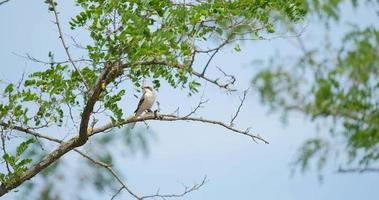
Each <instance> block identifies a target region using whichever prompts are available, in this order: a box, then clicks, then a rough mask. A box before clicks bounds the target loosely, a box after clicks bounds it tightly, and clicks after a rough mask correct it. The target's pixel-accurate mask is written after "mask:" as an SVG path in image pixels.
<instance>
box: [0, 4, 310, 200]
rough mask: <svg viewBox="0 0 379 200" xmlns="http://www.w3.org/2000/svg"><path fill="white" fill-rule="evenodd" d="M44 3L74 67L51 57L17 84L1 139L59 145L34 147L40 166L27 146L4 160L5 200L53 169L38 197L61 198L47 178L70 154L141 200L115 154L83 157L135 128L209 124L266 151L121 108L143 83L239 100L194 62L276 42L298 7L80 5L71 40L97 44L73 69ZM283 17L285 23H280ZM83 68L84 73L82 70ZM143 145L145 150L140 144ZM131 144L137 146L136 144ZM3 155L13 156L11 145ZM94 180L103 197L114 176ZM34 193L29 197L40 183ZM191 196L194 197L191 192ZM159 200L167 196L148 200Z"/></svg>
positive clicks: (7, 101)
mask: <svg viewBox="0 0 379 200" xmlns="http://www.w3.org/2000/svg"><path fill="white" fill-rule="evenodd" d="M45 3H46V4H47V6H48V10H49V11H50V12H51V13H52V15H53V16H54V21H55V24H56V25H57V28H58V33H59V39H60V40H61V43H62V46H63V48H64V50H65V53H66V56H67V60H66V61H63V62H57V61H55V59H54V53H53V52H49V53H48V57H49V61H39V60H37V59H32V60H33V61H36V62H37V63H39V65H43V69H42V70H40V71H37V72H35V73H32V74H29V75H28V76H27V77H26V78H24V77H22V79H21V81H20V82H19V83H10V84H8V85H7V86H6V87H5V88H3V91H4V93H3V95H2V98H1V103H0V121H1V127H2V135H3V137H4V138H7V139H8V138H10V137H8V136H10V133H11V132H13V131H16V132H18V133H20V134H28V135H31V136H33V137H36V138H38V140H37V141H39V140H41V139H44V140H46V141H50V142H54V143H56V144H58V147H57V148H56V149H54V150H52V151H51V152H49V153H46V152H45V151H42V152H41V151H38V150H36V149H39V147H38V146H34V148H33V151H31V152H30V156H29V157H30V158H32V157H33V162H32V160H31V159H30V158H26V159H24V160H19V156H20V155H21V153H22V152H24V151H25V150H26V147H27V146H28V144H29V143H30V142H29V140H28V142H22V143H21V144H20V146H19V147H18V148H17V154H16V156H11V155H10V154H7V153H5V154H4V156H3V159H4V164H6V165H8V164H9V165H10V166H11V167H12V168H13V169H14V171H13V172H9V173H8V174H7V173H4V174H2V175H1V187H0V195H4V194H6V193H7V192H9V191H10V190H12V189H14V188H16V187H18V186H19V185H21V184H23V183H24V181H26V180H28V179H31V178H33V177H34V176H35V175H37V174H41V173H42V172H41V171H42V170H44V169H46V168H47V169H46V171H43V172H44V173H45V174H44V173H42V176H44V177H45V178H46V179H45V181H46V182H47V184H46V188H45V189H44V190H43V191H42V192H41V195H42V196H43V198H46V199H48V198H50V197H54V198H58V197H57V196H54V194H51V191H52V188H53V187H54V185H53V184H52V183H51V180H50V178H49V177H52V175H51V174H54V173H57V172H56V170H57V169H59V166H58V165H57V164H56V165H52V164H53V163H56V162H57V161H58V160H60V159H61V156H63V155H64V154H66V153H67V152H70V151H76V152H77V153H79V154H80V155H82V156H83V157H85V158H86V159H88V160H89V161H90V162H92V163H94V164H96V165H98V166H102V167H103V168H105V169H107V170H108V172H110V173H111V174H112V175H113V176H114V177H115V178H116V179H117V181H118V182H119V183H120V184H121V185H122V188H121V189H120V191H121V190H122V189H126V190H127V191H128V192H129V193H130V195H131V196H133V197H135V198H138V199H143V198H142V197H141V198H140V197H137V195H135V194H134V193H132V192H131V191H130V190H129V189H128V188H127V187H126V186H125V185H124V183H123V182H122V181H121V180H120V178H119V177H118V176H117V175H116V173H115V171H114V170H113V168H111V166H110V165H109V164H111V163H112V154H111V152H110V151H106V153H104V155H98V159H99V160H98V161H97V160H95V159H93V158H92V157H90V156H88V155H86V154H84V153H83V152H81V151H80V150H78V149H77V147H80V146H83V145H84V144H86V142H87V140H88V139H89V137H92V136H93V135H95V134H97V133H101V132H104V131H107V130H109V129H112V128H115V127H120V126H123V125H125V124H127V123H131V122H135V121H142V120H163V121H175V120H186V121H191V120H192V121H203V122H206V123H208V124H216V125H219V126H223V127H225V128H227V129H229V130H231V131H235V132H237V133H240V134H243V135H246V136H249V137H251V138H252V139H259V140H261V141H264V142H266V141H265V140H264V139H263V138H261V137H260V136H255V135H251V134H249V133H248V131H242V130H238V129H236V128H234V127H233V126H232V125H227V124H225V123H222V122H217V121H211V120H205V119H203V118H191V117H190V115H191V114H192V113H190V114H189V115H187V116H183V117H179V116H174V115H161V116H160V117H157V116H155V115H154V116H147V117H145V118H143V119H125V118H124V111H125V110H124V109H123V108H121V107H120V106H119V105H118V103H119V102H120V100H121V99H122V98H123V97H124V96H125V94H126V93H127V92H129V93H133V92H134V90H136V91H139V88H140V86H141V85H142V84H143V81H144V80H145V79H146V78H149V79H151V82H152V83H153V84H154V88H155V89H156V90H159V88H160V87H161V86H162V85H166V86H169V87H173V88H178V89H180V88H186V90H187V92H188V93H189V94H193V93H196V92H198V90H199V87H201V84H200V81H201V80H204V81H208V82H210V83H212V84H213V85H215V86H216V87H220V88H223V89H226V90H228V91H229V90H232V88H231V86H232V84H233V83H234V81H235V78H234V77H233V81H232V82H228V83H222V82H221V81H220V80H219V79H213V78H210V77H208V76H207V74H206V69H207V67H208V64H209V62H210V61H209V62H208V64H206V65H205V67H204V66H201V67H198V66H194V63H195V60H196V59H197V56H199V55H207V54H208V53H214V54H215V53H217V52H218V51H219V49H221V48H222V47H224V46H226V45H227V44H232V43H236V42H238V41H240V40H256V39H260V38H261V37H262V36H264V35H268V34H271V33H273V32H274V31H275V28H276V26H277V25H279V24H281V23H283V22H286V23H287V22H291V23H295V22H297V21H299V20H300V19H302V18H303V16H304V14H305V11H304V9H303V8H302V7H301V5H300V3H299V2H298V1H296V0H270V1H268V0H254V1H251V0H237V1H221V0H220V1H218V0H208V1H188V2H186V1H184V2H181V1H169V0H142V1H140V0H138V1H136V0H77V1H76V6H78V7H79V8H80V9H81V11H80V12H79V13H78V14H77V15H76V16H73V17H72V18H71V20H70V22H69V25H70V27H71V29H73V31H78V32H85V33H86V34H88V37H89V39H90V41H91V42H89V43H88V44H82V46H83V47H84V49H85V51H86V57H85V58H83V59H81V60H76V59H75V57H76V56H74V55H72V54H71V52H70V49H69V47H68V46H67V43H66V41H65V36H66V35H65V34H64V31H63V30H62V26H61V23H60V21H59V12H58V11H57V10H58V9H59V3H57V2H56V1H53V0H46V1H45ZM278 16H281V17H282V18H281V20H279V21H278ZM47 20H48V19H47ZM236 49H237V50H238V49H240V48H239V47H238V48H236ZM212 57H213V56H212ZM212 57H211V58H210V60H211V59H212ZM78 63H81V65H80V67H78V66H79V65H78ZM199 68H203V70H202V72H198V71H196V70H197V69H199ZM230 77H232V76H230ZM125 82H130V83H131V85H132V86H131V87H128V89H126V90H125V89H121V85H122V84H125ZM131 106H132V105H131ZM103 116H109V118H110V121H111V122H110V123H109V124H106V125H104V126H100V127H98V126H95V125H97V122H98V121H99V119H103V118H102V117H103ZM133 120H134V121H133ZM67 127H71V129H69V130H70V131H72V130H75V132H77V134H76V135H74V136H72V137H71V138H69V139H65V140H59V139H57V138H55V137H53V136H54V134H53V133H52V134H49V135H43V134H40V131H46V132H60V131H67V129H65V128H67ZM104 138H106V136H104ZM104 138H103V139H101V140H100V141H99V144H101V143H102V144H103V145H104V146H106V144H108V145H109V144H110V142H109V141H111V139H109V140H108V139H104ZM140 141H141V144H142V145H146V144H145V141H144V140H143V139H141V140H140ZM113 142H114V141H113ZM127 143H129V144H132V143H133V142H132V141H131V139H130V138H129V139H127ZM38 144H39V145H40V146H43V145H44V142H40V141H39V142H38ZM3 145H4V148H3V150H4V152H6V147H5V141H3ZM41 149H43V148H41ZM31 162H32V164H30V163H31ZM49 166H50V167H49ZM48 167H49V168H48ZM47 174H49V175H47ZM96 177H97V179H96V180H95V181H94V182H95V186H96V188H97V189H99V190H100V189H101V188H102V187H104V184H103V183H104V182H105V183H108V181H109V176H103V175H101V174H99V176H96ZM203 182H204V181H203ZM107 185H108V186H110V185H111V184H107ZM27 188H28V189H32V188H33V183H31V184H29V185H28V186H27ZM196 188H198V186H196V187H195V186H194V187H193V190H194V189H196ZM189 191H192V189H190V190H189ZM186 193H187V191H186V192H184V194H186ZM154 197H163V198H164V197H165V196H164V195H163V196H158V195H154V196H151V197H145V198H154Z"/></svg>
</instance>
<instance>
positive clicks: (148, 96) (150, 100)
mask: <svg viewBox="0 0 379 200" xmlns="http://www.w3.org/2000/svg"><path fill="white" fill-rule="evenodd" d="M154 101H155V94H154V92H151V91H146V92H145V95H144V101H143V103H142V105H141V109H142V110H147V109H150V108H151V107H153V104H154Z"/></svg>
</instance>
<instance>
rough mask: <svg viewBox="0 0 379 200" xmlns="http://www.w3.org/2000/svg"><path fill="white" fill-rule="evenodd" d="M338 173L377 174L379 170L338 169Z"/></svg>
mask: <svg viewBox="0 0 379 200" xmlns="http://www.w3.org/2000/svg"><path fill="white" fill-rule="evenodd" d="M337 172H338V173H367V172H375V173H378V172H379V168H341V167H340V168H339V169H338V170H337Z"/></svg>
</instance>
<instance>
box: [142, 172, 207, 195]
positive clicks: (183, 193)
mask: <svg viewBox="0 0 379 200" xmlns="http://www.w3.org/2000/svg"><path fill="white" fill-rule="evenodd" d="M206 182H207V176H205V177H204V178H203V180H202V181H201V183H199V184H194V185H193V186H192V187H187V186H185V187H184V191H183V192H182V193H180V194H159V191H158V192H157V193H156V194H155V195H148V196H143V197H141V199H149V198H162V199H165V198H178V197H183V196H185V195H186V194H188V193H191V192H193V191H196V190H198V189H200V188H201V187H202V186H203V185H204V184H205V183H206Z"/></svg>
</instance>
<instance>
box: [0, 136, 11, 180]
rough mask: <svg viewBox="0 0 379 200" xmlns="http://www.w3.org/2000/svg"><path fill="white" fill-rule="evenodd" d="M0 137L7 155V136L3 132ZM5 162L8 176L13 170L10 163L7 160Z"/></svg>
mask: <svg viewBox="0 0 379 200" xmlns="http://www.w3.org/2000/svg"><path fill="white" fill-rule="evenodd" d="M0 137H1V143H2V149H3V153H4V155H5V154H7V150H6V149H5V135H4V132H3V130H2V131H1V136H0ZM4 161H5V165H6V167H7V171H8V174H10V173H11V169H10V168H9V163H8V161H6V160H5V159H4Z"/></svg>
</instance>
